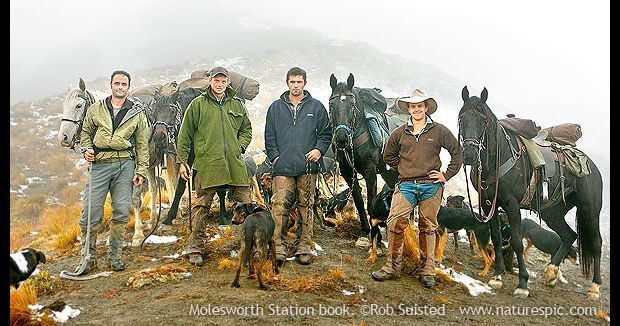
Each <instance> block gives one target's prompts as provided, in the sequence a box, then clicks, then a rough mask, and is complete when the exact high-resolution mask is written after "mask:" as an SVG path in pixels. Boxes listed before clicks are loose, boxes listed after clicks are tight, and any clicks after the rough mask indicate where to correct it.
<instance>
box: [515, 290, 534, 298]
mask: <svg viewBox="0 0 620 326" xmlns="http://www.w3.org/2000/svg"><path fill="white" fill-rule="evenodd" d="M512 295H514V296H515V297H517V298H527V297H529V296H530V291H529V290H528V289H521V288H516V289H515V291H514V292H512Z"/></svg>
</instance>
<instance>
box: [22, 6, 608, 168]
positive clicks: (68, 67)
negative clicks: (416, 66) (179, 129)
mask: <svg viewBox="0 0 620 326" xmlns="http://www.w3.org/2000/svg"><path fill="white" fill-rule="evenodd" d="M609 6H610V4H609V2H608V1H594V2H590V3H588V5H587V6H586V5H585V4H584V3H583V2H582V1H572V0H570V1H530V0H527V1H518V2H506V1H493V0H489V1H482V0H473V1H454V2H452V1H450V2H447V1H441V2H436V3H435V2H432V1H400V0H398V1H397V0H394V1H392V0H388V1H379V2H378V1H323V0H321V1H297V2H291V1H256V0H255V1H250V0H244V1H198V0H196V1H174V2H173V1H161V0H153V1H146V0H138V1H119V0H108V1H85V0H81V1H80V0H63V1H53V2H52V1H43V0H40V1H37V0H11V2H10V60H11V69H10V101H11V105H13V104H15V103H17V102H18V101H21V100H33V99H37V98H40V97H43V96H50V95H57V94H60V93H62V92H64V91H65V90H66V89H67V87H69V86H75V84H76V81H77V77H78V76H81V77H82V78H84V79H85V80H93V79H96V78H101V77H103V78H108V77H109V76H108V74H109V73H110V72H111V71H113V70H115V69H119V68H122V69H126V70H128V71H135V70H138V69H145V68H150V67H154V66H158V65H165V64H176V63H179V62H180V61H184V60H197V59H200V58H202V57H205V56H207V55H222V56H226V55H230V54H234V53H235V51H239V49H241V48H246V49H247V48H248V44H249V45H250V47H260V46H261V44H262V41H264V39H266V38H270V39H273V38H277V37H278V35H279V34H278V33H282V31H283V30H285V29H284V28H286V31H289V33H295V31H298V30H304V29H307V30H312V31H316V33H320V34H323V35H325V36H327V37H330V38H335V39H344V40H356V41H363V42H366V43H368V44H370V45H372V46H375V47H377V48H378V49H380V50H381V51H384V52H386V53H390V54H397V55H399V56H402V57H405V58H410V59H415V60H417V61H421V62H424V63H427V64H431V65H433V66H435V67H437V68H439V69H441V70H443V71H445V72H446V73H448V74H451V75H453V76H455V77H456V78H458V79H460V80H462V81H463V83H464V84H466V85H468V88H469V90H470V93H471V94H480V91H481V90H482V88H483V87H486V88H487V89H488V91H489V100H488V102H489V105H490V106H491V107H493V104H495V103H501V105H502V106H503V107H507V108H509V109H510V111H512V112H513V113H516V114H517V115H518V116H522V117H529V118H533V119H535V120H536V122H538V123H539V125H541V126H551V125H554V124H559V123H564V122H576V123H579V124H580V125H581V126H582V130H583V133H584V136H583V138H582V139H581V140H580V146H581V147H582V148H584V149H586V150H587V151H592V152H595V153H597V154H598V155H601V156H604V157H605V158H606V160H607V162H601V163H603V165H608V164H609V163H608V160H609V154H608V153H609V113H610V100H609V98H610V72H609V67H610V31H609V28H610V9H609ZM249 28H251V29H252V30H253V33H251V34H250V33H248V32H247V31H248V30H249ZM257 35H259V37H257ZM293 36H294V35H293ZM299 41H300V42H303V40H299ZM241 44H243V45H244V46H243V47H242V46H241ZM287 46H294V44H282V47H287ZM154 49H156V51H154ZM326 59H328V58H326ZM300 66H303V63H300ZM412 78H414V76H412ZM415 78H419V79H423V78H424V77H423V76H415ZM326 82H327V81H326ZM455 92H456V93H459V94H460V89H456V90H455ZM401 95H405V94H401ZM597 163H599V162H597Z"/></svg>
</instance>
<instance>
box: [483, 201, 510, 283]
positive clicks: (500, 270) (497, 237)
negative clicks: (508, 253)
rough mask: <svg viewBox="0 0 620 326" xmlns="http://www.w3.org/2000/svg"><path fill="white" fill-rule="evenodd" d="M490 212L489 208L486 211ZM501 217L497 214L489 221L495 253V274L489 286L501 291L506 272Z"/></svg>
mask: <svg viewBox="0 0 620 326" xmlns="http://www.w3.org/2000/svg"><path fill="white" fill-rule="evenodd" d="M486 211H488V207H487V209H486ZM499 219H500V217H499V216H498V214H497V212H495V214H494V215H493V218H491V220H490V221H489V227H490V229H491V241H492V242H493V251H494V252H495V274H494V275H493V277H492V278H491V280H489V285H490V286H491V287H492V288H493V289H501V288H502V286H503V282H502V275H503V274H504V272H505V271H506V267H505V266H504V258H503V257H504V256H503V254H502V233H501V231H500V220H499Z"/></svg>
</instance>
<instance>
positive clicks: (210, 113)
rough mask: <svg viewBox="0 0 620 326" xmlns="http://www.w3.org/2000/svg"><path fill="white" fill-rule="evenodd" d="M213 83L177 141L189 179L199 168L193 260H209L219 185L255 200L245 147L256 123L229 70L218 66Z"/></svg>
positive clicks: (184, 175)
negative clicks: (205, 243)
mask: <svg viewBox="0 0 620 326" xmlns="http://www.w3.org/2000/svg"><path fill="white" fill-rule="evenodd" d="M210 77H211V80H210V83H209V86H207V89H206V91H205V92H204V93H202V94H201V95H199V96H198V97H196V98H195V99H194V100H192V102H190V104H189V106H188V107H187V111H185V115H184V116H183V122H182V123H181V129H180V130H179V140H178V145H177V163H181V166H180V174H181V177H182V178H183V179H185V180H186V181H189V178H190V177H191V176H192V175H193V171H192V169H193V170H194V171H195V173H196V176H195V177H194V188H195V189H196V197H197V199H196V201H195V202H194V203H193V207H192V233H191V235H190V238H189V242H188V248H187V250H186V252H187V253H188V254H189V262H190V263H192V264H195V265H198V266H202V265H203V259H202V254H203V252H202V249H201V248H200V247H201V246H200V244H201V241H200V239H201V238H204V236H205V232H204V230H205V227H206V224H207V213H208V211H209V208H210V207H211V201H212V200H213V196H214V195H215V190H216V187H218V186H224V185H227V186H229V187H230V191H231V192H232V194H233V200H234V201H237V202H243V203H249V202H251V197H250V182H249V178H248V172H247V169H246V165H245V161H244V160H243V158H242V157H241V153H243V152H245V150H246V148H247V147H248V145H250V141H251V140H252V125H251V124H250V120H249V119H248V113H247V110H246V109H245V105H244V104H243V102H242V101H241V100H240V99H239V98H237V97H235V90H234V89H232V88H230V87H228V84H229V83H228V82H229V78H228V70H226V68H224V67H215V68H213V69H211V71H210ZM190 150H193V152H194V155H195V159H194V163H193V167H191V168H190V167H189V166H186V163H187V159H188V157H189V153H190Z"/></svg>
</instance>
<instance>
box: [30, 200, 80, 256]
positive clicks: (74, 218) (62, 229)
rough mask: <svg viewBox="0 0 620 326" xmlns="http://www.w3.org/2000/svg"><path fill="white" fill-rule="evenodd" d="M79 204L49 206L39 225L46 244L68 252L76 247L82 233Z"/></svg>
mask: <svg viewBox="0 0 620 326" xmlns="http://www.w3.org/2000/svg"><path fill="white" fill-rule="evenodd" d="M81 210H82V209H81V206H80V205H79V204H76V205H73V206H55V207H50V208H47V209H46V210H45V211H44V212H43V213H42V214H41V218H40V219H39V226H40V227H41V228H42V230H43V235H42V237H40V238H39V239H44V240H45V241H44V243H43V244H44V245H46V246H49V247H51V248H53V249H57V250H59V251H60V252H68V251H70V250H72V249H73V248H75V246H76V243H77V237H78V236H79V235H80V225H79V220H80V213H81Z"/></svg>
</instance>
